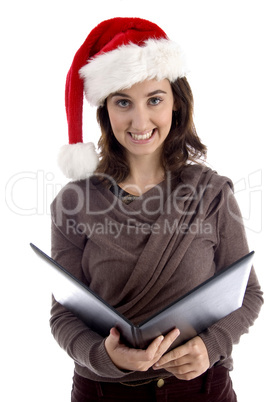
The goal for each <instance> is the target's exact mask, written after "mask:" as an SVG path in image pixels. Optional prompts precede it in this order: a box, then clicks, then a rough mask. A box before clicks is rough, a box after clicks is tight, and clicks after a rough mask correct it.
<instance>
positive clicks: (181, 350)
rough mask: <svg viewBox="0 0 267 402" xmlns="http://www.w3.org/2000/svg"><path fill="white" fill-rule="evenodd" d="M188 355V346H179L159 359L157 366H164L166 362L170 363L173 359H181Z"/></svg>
mask: <svg viewBox="0 0 267 402" xmlns="http://www.w3.org/2000/svg"><path fill="white" fill-rule="evenodd" d="M187 355H188V348H187V347H186V344H185V345H182V346H179V347H178V348H175V349H173V350H171V351H170V352H168V353H166V354H165V355H164V356H162V357H161V359H159V361H158V362H157V363H156V364H155V367H162V366H163V365H165V364H166V363H169V362H171V361H173V360H177V359H181V358H183V357H185V356H187Z"/></svg>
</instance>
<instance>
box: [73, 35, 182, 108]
mask: <svg viewBox="0 0 267 402" xmlns="http://www.w3.org/2000/svg"><path fill="white" fill-rule="evenodd" d="M186 72H187V67H186V63H185V59H184V54H183V53H182V51H181V48H180V47H179V46H178V45H177V43H175V42H173V41H171V40H169V39H159V40H156V39H148V40H147V41H146V42H145V43H144V45H143V46H138V45H136V44H134V43H130V44H128V45H123V46H120V47H118V48H117V49H114V50H112V51H109V52H107V53H103V54H100V55H99V56H96V57H95V58H93V59H90V60H88V64H86V65H85V66H84V67H82V68H81V69H80V71H79V74H80V77H81V78H83V79H84V90H85V97H86V99H87V100H88V102H89V103H90V104H91V105H93V106H100V105H102V104H103V102H104V100H105V99H106V98H107V97H108V96H109V95H110V94H112V93H114V92H117V91H118V90H122V89H126V88H130V87H131V86H133V85H134V84H136V83H138V82H142V81H145V80H147V79H157V80H158V81H161V80H163V79H165V78H167V79H169V81H170V82H174V81H175V80H176V79H177V78H182V77H184V76H185V75H186Z"/></svg>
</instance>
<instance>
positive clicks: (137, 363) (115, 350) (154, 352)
mask: <svg viewBox="0 0 267 402" xmlns="http://www.w3.org/2000/svg"><path fill="white" fill-rule="evenodd" d="M179 333H180V332H179V330H178V329H174V330H173V331H171V332H169V333H168V334H167V335H166V336H165V337H163V336H158V337H157V338H156V339H154V341H153V342H152V343H151V344H150V345H149V346H148V348H147V349H146V350H142V349H133V348H129V347H127V346H125V345H124V344H123V343H121V342H120V333H119V332H118V330H117V329H116V328H112V329H111V330H110V335H109V336H108V337H107V339H106V340H105V347H106V350H107V353H108V355H109V357H110V358H111V360H112V361H113V363H114V364H115V366H117V367H118V368H119V369H121V370H130V371H147V370H148V369H149V368H150V367H152V366H153V365H154V364H155V363H156V362H157V361H158V360H159V359H160V358H161V357H162V356H163V354H164V353H165V352H166V351H167V350H168V349H169V347H170V346H171V344H172V343H173V341H174V340H175V339H176V338H177V336H178V335H179Z"/></svg>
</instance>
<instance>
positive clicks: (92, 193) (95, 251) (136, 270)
mask: <svg viewBox="0 0 267 402" xmlns="http://www.w3.org/2000/svg"><path fill="white" fill-rule="evenodd" d="M107 181H110V183H109V185H107V183H106V182H107ZM114 184H116V183H114V181H113V180H112V179H111V178H108V180H106V181H105V182H103V180H101V179H100V178H99V177H98V176H94V177H91V178H89V179H86V180H81V181H78V182H71V183H69V184H67V185H66V186H65V187H64V188H63V189H62V190H61V192H60V193H59V194H58V196H57V197H56V198H55V200H54V201H53V203H52V205H51V212H52V257H53V258H54V259H55V260H56V261H58V262H59V263H60V264H61V265H62V266H64V267H65V268H66V269H67V270H68V271H69V272H70V273H71V274H72V275H74V276H75V277H76V278H77V279H79V280H81V281H82V282H83V283H85V284H86V285H87V286H89V287H90V288H91V289H92V290H93V291H94V292H95V293H97V294H98V295H99V296H100V297H102V298H103V299H104V300H105V301H107V302H108V303H109V304H110V305H112V306H113V307H114V308H116V309H117V310H118V311H119V312H120V313H121V314H123V315H124V316H125V317H127V318H128V319H129V320H131V321H132V322H133V323H134V324H138V323H139V322H141V321H143V320H146V319H148V318H149V317H150V316H152V315H153V314H155V313H157V312H158V311H160V310H161V309H162V308H164V307H166V306H168V305H169V304H170V303H172V302H174V301H175V300H177V299H178V298H179V297H182V296H183V295H185V294H186V293H187V292H189V291H190V290H192V289H193V288H195V287H196V286H198V285H200V284H201V283H202V282H204V281H205V280H207V279H209V278H210V277H211V276H213V275H214V274H215V273H216V272H218V271H220V270H221V269H223V268H225V267H227V266H228V265H230V264H232V263H233V262H235V261H236V260H237V259H239V258H241V257H243V256H244V255H246V254H247V253H248V252H249V249H248V244H247V240H246V235H245V230H244V225H243V222H242V217H241V213H240V210H239V208H238V205H237V202H236V200H235V197H234V194H233V185H232V182H231V180H229V179H228V178H226V177H223V176H220V175H218V174H217V173H216V172H214V171H212V170H211V169H209V168H207V167H205V166H201V165H188V166H186V167H185V168H184V169H183V170H182V172H181V174H179V176H178V177H172V176H171V175H170V174H167V175H166V179H165V180H164V181H163V182H161V183H160V184H158V185H156V186H154V187H152V188H150V189H148V191H147V192H145V193H144V194H142V196H140V197H138V198H133V199H132V202H130V203H124V202H123V201H122V200H121V199H120V198H119V197H118V194H116V191H115V194H114V191H113V192H111V191H110V189H109V187H110V186H111V185H113V188H114ZM115 189H116V186H115ZM227 291H228V289H225V292H227ZM230 296H231V295H230V294H229V297H230ZM262 303H263V299H262V292H261V290H260V285H259V283H258V280H257V277H256V274H255V270H254V268H253V267H252V270H251V274H250V278H249V281H248V285H247V289H246V293H245V297H244V301H243V305H242V307H241V308H240V309H238V310H236V311H234V312H233V313H231V314H230V315H228V316H227V317H225V318H223V319H221V320H219V321H218V322H217V323H215V324H214V325H212V326H211V327H209V328H207V329H206V330H205V331H203V332H202V333H201V334H199V336H200V337H201V338H202V340H203V341H204V343H205V345H206V348H207V351H208V355H209V360H210V366H211V367H212V366H216V365H223V366H225V367H226V368H228V369H229V370H231V369H232V368H233V362H232V357H231V352H232V346H233V344H235V343H238V342H239V339H240V337H241V335H242V334H244V333H247V332H248V330H249V327H250V326H251V325H252V324H253V323H254V320H255V319H256V318H257V316H258V314H259V311H260V307H261V305H262ZM50 325H51V330H52V334H53V336H54V337H55V339H56V341H57V342H58V343H59V345H60V346H61V347H62V348H63V349H64V350H65V351H66V352H67V353H68V354H69V356H70V357H71V358H72V359H73V360H74V362H75V370H76V372H77V373H78V374H79V375H81V376H83V377H86V378H89V379H91V380H94V381H104V382H125V381H127V382H130V381H139V380H147V379H152V378H156V377H159V376H161V377H164V376H165V377H168V376H169V375H170V374H169V373H167V372H166V371H165V370H161V371H157V372H156V373H155V371H154V370H153V369H149V370H148V371H146V372H138V371H127V372H126V371H123V370H120V369H118V368H117V367H116V366H115V365H114V364H113V362H112V361H111V359H110V358H109V355H108V354H107V352H106V349H105V345H104V342H105V339H104V338H103V337H102V336H100V335H99V334H97V333H96V332H94V331H92V330H91V329H90V328H88V327H87V326H86V325H85V324H84V323H83V322H82V321H81V320H80V319H78V318H77V317H75V316H74V315H73V314H72V313H71V312H69V311H68V310H66V309H65V308H64V307H63V306H61V305H60V304H59V303H58V302H57V301H56V300H55V299H54V297H53V298H52V309H51V319H50ZM174 325H175V323H174Z"/></svg>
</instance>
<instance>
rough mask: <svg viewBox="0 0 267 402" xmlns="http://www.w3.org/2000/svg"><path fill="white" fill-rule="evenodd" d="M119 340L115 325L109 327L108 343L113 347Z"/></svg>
mask: <svg viewBox="0 0 267 402" xmlns="http://www.w3.org/2000/svg"><path fill="white" fill-rule="evenodd" d="M119 341H120V333H119V331H118V330H117V329H116V328H115V327H113V328H111V330H110V333H109V342H110V345H112V347H113V348H114V347H116V346H117V345H118V343H119Z"/></svg>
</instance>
